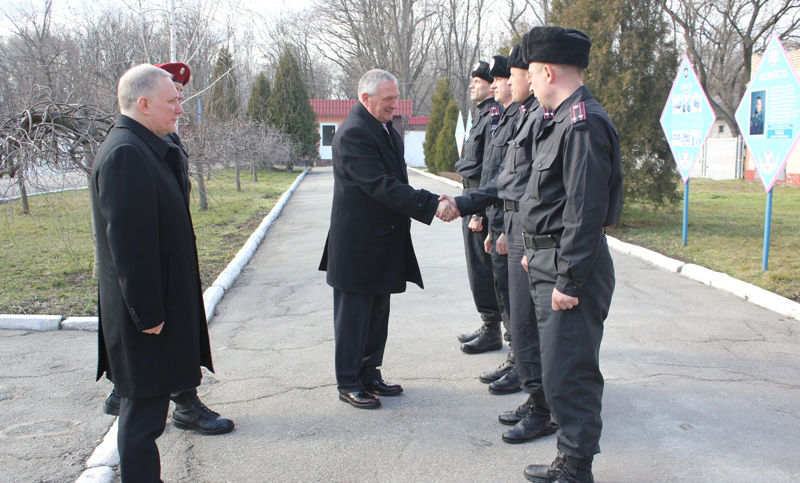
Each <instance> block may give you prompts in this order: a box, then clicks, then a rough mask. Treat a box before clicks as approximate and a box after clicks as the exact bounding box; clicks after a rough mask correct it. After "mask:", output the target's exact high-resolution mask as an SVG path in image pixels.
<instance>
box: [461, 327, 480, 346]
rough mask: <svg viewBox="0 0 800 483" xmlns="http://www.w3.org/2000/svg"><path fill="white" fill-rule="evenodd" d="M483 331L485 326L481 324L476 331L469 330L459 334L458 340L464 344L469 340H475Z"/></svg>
mask: <svg viewBox="0 0 800 483" xmlns="http://www.w3.org/2000/svg"><path fill="white" fill-rule="evenodd" d="M482 333H483V326H480V327H478V328H477V329H475V331H474V332H469V333H467V334H461V335H459V336H458V341H459V342H461V343H462V344H463V343H464V342H469V341H471V340H475V339H476V338H477V337H478V336H479V335H481V334H482Z"/></svg>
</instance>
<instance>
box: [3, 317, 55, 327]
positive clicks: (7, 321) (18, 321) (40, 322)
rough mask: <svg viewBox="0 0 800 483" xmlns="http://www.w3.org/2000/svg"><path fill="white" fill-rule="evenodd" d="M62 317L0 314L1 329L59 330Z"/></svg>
mask: <svg viewBox="0 0 800 483" xmlns="http://www.w3.org/2000/svg"><path fill="white" fill-rule="evenodd" d="M61 319H63V317H62V316H60V315H14V314H0V329H23V330H58V329H59V328H60V326H61Z"/></svg>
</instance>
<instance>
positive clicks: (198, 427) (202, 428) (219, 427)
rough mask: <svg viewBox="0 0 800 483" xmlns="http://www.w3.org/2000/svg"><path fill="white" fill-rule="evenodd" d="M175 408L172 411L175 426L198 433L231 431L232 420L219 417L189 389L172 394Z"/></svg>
mask: <svg viewBox="0 0 800 483" xmlns="http://www.w3.org/2000/svg"><path fill="white" fill-rule="evenodd" d="M172 400H173V401H175V410H174V411H173V412H172V422H173V424H174V425H175V427H176V428H180V429H193V430H195V431H197V432H198V433H200V434H225V433H229V432H231V431H233V421H231V420H230V419H227V418H221V417H219V413H216V412H214V411H212V410H210V409H208V408H207V407H206V405H205V404H203V402H202V401H200V398H198V397H197V393H196V392H194V391H190V392H188V393H182V394H179V395H177V396H173V397H172Z"/></svg>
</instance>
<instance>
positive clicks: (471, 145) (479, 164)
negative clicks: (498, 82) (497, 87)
mask: <svg viewBox="0 0 800 483" xmlns="http://www.w3.org/2000/svg"><path fill="white" fill-rule="evenodd" d="M502 114H503V106H501V105H500V104H498V103H497V101H495V100H494V99H493V98H491V97H489V98H488V99H485V100H483V101H482V102H481V103H480V104H478V115H477V116H476V117H475V119H474V120H473V121H472V127H470V130H469V136H468V137H467V141H466V142H465V143H464V156H463V157H462V158H461V159H460V160H458V162H457V163H456V173H458V174H460V175H461V177H463V178H468V179H474V180H478V179H480V177H481V171H482V170H483V154H484V152H485V151H486V146H487V145H486V143H487V142H489V138H491V137H492V131H494V129H495V128H496V127H497V123H498V122H500V116H501V115H502Z"/></svg>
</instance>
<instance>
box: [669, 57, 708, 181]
mask: <svg viewBox="0 0 800 483" xmlns="http://www.w3.org/2000/svg"><path fill="white" fill-rule="evenodd" d="M714 119H716V116H714V110H713V109H712V108H711V104H710V103H709V102H708V98H707V97H706V93H705V91H703V87H702V86H701V85H700V81H699V80H698V79H697V75H696V74H695V72H694V69H693V68H692V64H691V62H689V57H687V56H686V55H685V54H684V56H683V61H682V62H681V66H680V67H679V68H678V74H677V75H676V76H675V82H673V83H672V90H671V91H670V93H669V97H668V98H667V105H665V106H664V111H663V112H662V113H661V128H662V129H663V130H664V135H665V136H667V143H669V147H670V149H671V150H672V156H673V157H674V158H675V164H676V165H677V166H678V172H680V174H681V178H683V182H684V184H685V183H686V182H687V181H688V180H689V174H690V173H691V172H692V168H693V167H694V164H695V162H696V161H697V155H698V154H700V148H702V147H703V143H704V142H705V140H706V136H708V132H709V131H710V130H711V126H712V125H713V124H714Z"/></svg>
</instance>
